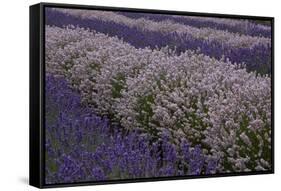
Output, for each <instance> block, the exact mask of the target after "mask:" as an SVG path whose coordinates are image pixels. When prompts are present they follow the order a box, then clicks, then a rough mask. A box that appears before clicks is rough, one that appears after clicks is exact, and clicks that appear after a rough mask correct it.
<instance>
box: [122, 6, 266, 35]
mask: <svg viewBox="0 0 281 191" xmlns="http://www.w3.org/2000/svg"><path fill="white" fill-rule="evenodd" d="M118 14H121V15H124V16H126V17H130V18H133V19H139V18H145V19H150V20H153V21H156V22H159V21H165V20H171V21H174V22H177V23H181V24H184V25H189V26H194V27H198V28H203V27H204V28H213V29H219V30H227V31H229V32H233V33H240V34H245V35H250V36H263V37H269V38H270V37H271V28H270V26H266V25H262V24H258V23H254V22H252V21H251V20H246V19H245V20H242V19H236V20H235V19H224V18H216V17H215V18H212V17H200V16H178V15H164V14H155V13H154V14H153V13H134V12H122V11H120V12H118Z"/></svg>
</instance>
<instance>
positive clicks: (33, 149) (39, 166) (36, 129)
mask: <svg viewBox="0 0 281 191" xmlns="http://www.w3.org/2000/svg"><path fill="white" fill-rule="evenodd" d="M46 7H54V8H72V9H90V10H108V11H126V12H141V13H160V14H161V13H162V14H171V15H187V16H202V17H218V18H238V19H250V20H251V19H253V20H260V21H270V22H271V29H272V30H271V59H272V62H271V68H272V71H271V98H272V99H271V105H272V108H271V110H272V119H271V121H272V123H271V124H272V126H271V132H272V133H271V148H272V149H271V158H272V169H271V170H269V171H255V172H237V173H224V174H212V175H195V176H194V175H189V176H179V177H158V178H142V179H126V180H108V181H98V182H81V183H62V184H45V182H44V176H45V175H44V171H45V147H44V140H45V139H44V138H45V132H44V107H45V105H44V104H45V93H44V87H45V84H44V72H45V46H44V45H45V28H44V27H45V22H44V21H45V11H44V10H45V8H46ZM29 12H30V37H29V38H30V100H29V102H30V114H29V115H30V129H29V136H30V139H29V145H30V147H29V184H30V185H32V186H35V187H38V188H53V187H66V186H85V185H99V184H115V183H136V182H148V181H163V180H179V179H193V178H211V177H228V176H244V175H258V174H272V173H274V18H273V17H260V16H248V15H230V14H214V13H195V12H184V11H168V10H153V9H134V8H121V7H104V6H89V5H73V4H57V3H39V4H36V5H32V6H30V10H29Z"/></svg>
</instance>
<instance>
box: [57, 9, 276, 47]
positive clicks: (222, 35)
mask: <svg viewBox="0 0 281 191" xmlns="http://www.w3.org/2000/svg"><path fill="white" fill-rule="evenodd" d="M55 10H57V11H60V12H63V13H65V14H68V15H72V16H74V17H78V18H82V19H92V18H93V19H99V20H102V21H105V22H114V23H118V24H123V25H126V26H129V27H136V28H138V29H140V30H143V31H156V32H161V33H173V32H176V33H178V34H179V35H183V36H192V37H193V38H196V39H207V40H208V41H211V42H212V41H217V42H220V43H224V44H225V45H229V46H233V47H247V48H251V47H253V46H255V45H257V44H262V45H265V46H267V45H268V44H270V43H271V42H270V39H269V38H265V37H253V36H249V35H241V34H237V33H231V32H228V31H225V30H216V29H212V28H209V27H207V28H204V27H203V28H197V27H192V26H190V25H183V24H180V23H176V22H173V21H171V20H161V21H158V22H155V21H153V20H149V19H146V18H138V19H131V18H129V17H126V16H123V15H120V14H117V13H114V12H111V11H93V10H79V9H55Z"/></svg>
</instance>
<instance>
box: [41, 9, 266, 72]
mask: <svg viewBox="0 0 281 191" xmlns="http://www.w3.org/2000/svg"><path fill="white" fill-rule="evenodd" d="M72 11H73V10H67V11H57V9H56V10H52V9H47V12H46V13H47V14H46V24H48V25H55V26H59V27H62V26H66V25H74V26H79V27H84V28H89V29H93V30H95V31H97V32H102V33H105V34H109V35H110V36H117V37H119V38H121V39H123V40H124V41H126V42H128V43H130V44H131V45H133V46H135V47H137V48H145V47H151V48H155V47H165V46H169V47H170V48H172V49H176V52H177V53H181V52H184V51H186V50H196V51H200V52H201V53H203V54H206V55H209V56H212V57H215V58H217V59H221V58H222V57H226V58H229V59H230V60H231V61H233V62H237V63H245V64H246V66H247V68H248V70H250V71H252V70H255V71H258V72H259V73H262V74H266V73H270V71H271V64H270V63H271V45H270V39H269V38H264V37H251V36H246V35H244V36H241V35H239V34H233V33H228V32H225V31H220V32H217V30H211V31H210V29H209V28H206V29H205V31H203V32H201V31H202V29H197V28H194V27H192V28H186V26H185V25H184V28H182V29H181V27H183V26H182V25H180V26H178V24H174V23H165V22H164V23H160V24H157V25H156V27H155V23H157V22H152V23H151V21H146V20H142V19H141V20H140V21H139V22H138V23H136V22H135V20H133V19H130V20H128V18H126V17H125V18H124V17H121V18H120V16H119V17H118V16H116V14H114V13H111V12H109V13H103V12H102V13H100V12H99V11H96V12H93V13H92V12H91V11H90V12H85V11H82V12H81V11H79V10H76V12H75V11H74V12H72ZM64 12H66V13H64ZM107 14H109V15H107ZM112 14H113V15H112ZM81 18H82V19H81ZM110 18H113V19H111V20H110ZM116 20H117V21H119V22H115V21H116ZM146 22H148V23H146ZM150 25H151V28H149V26H150ZM158 25H159V26H158ZM169 25H171V26H170V27H167V26H169Z"/></svg>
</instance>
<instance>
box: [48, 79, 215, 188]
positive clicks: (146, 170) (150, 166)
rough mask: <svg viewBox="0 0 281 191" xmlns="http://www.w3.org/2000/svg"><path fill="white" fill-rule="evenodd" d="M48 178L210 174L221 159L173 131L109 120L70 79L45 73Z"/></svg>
mask: <svg viewBox="0 0 281 191" xmlns="http://www.w3.org/2000/svg"><path fill="white" fill-rule="evenodd" d="M45 91H46V106H47V107H46V172H47V174H46V183H47V184H54V183H66V182H67V183H70V182H81V181H99V180H109V179H110V180H113V179H128V178H129V179H131V178H147V177H160V176H181V175H198V174H202V173H203V174H210V173H215V171H216V160H214V159H211V158H207V157H206V156H204V154H203V153H202V151H201V149H200V147H199V146H198V145H197V146H196V147H195V148H191V147H190V145H189V143H188V142H187V141H186V140H185V139H182V140H181V141H182V142H181V145H180V146H179V147H176V146H175V145H174V144H172V143H171V142H170V136H169V133H168V132H167V133H163V135H162V136H161V140H159V141H157V142H151V138H150V137H149V135H147V134H140V133H138V132H137V131H124V130H123V129H120V128H119V127H117V126H116V127H113V126H111V125H110V123H109V120H108V119H107V118H105V117H104V118H101V117H98V116H97V115H95V114H94V113H93V112H92V111H91V109H89V108H87V107H86V106H84V105H83V104H82V103H81V99H80V95H79V94H78V93H77V92H75V91H74V90H72V89H71V88H70V87H69V86H68V84H67V82H66V81H65V80H64V79H62V78H59V77H53V76H52V75H47V76H46V90H45Z"/></svg>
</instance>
